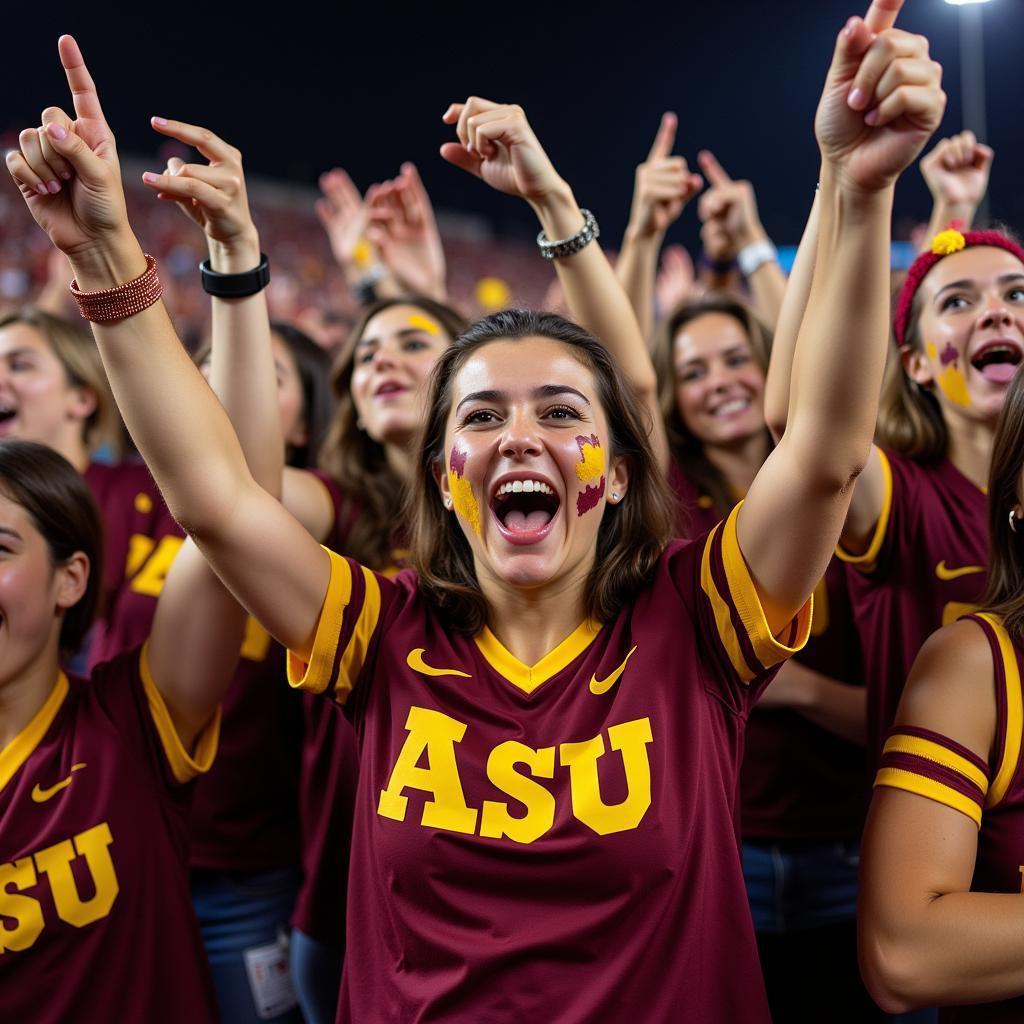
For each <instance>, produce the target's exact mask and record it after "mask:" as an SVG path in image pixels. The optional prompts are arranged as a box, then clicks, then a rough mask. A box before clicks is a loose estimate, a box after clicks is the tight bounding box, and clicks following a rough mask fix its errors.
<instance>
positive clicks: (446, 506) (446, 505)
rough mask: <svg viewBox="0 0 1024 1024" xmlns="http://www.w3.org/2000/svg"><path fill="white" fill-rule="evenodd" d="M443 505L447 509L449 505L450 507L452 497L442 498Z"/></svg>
mask: <svg viewBox="0 0 1024 1024" xmlns="http://www.w3.org/2000/svg"><path fill="white" fill-rule="evenodd" d="M444 507H445V508H447V509H451V507H452V499H451V498H445V499H444Z"/></svg>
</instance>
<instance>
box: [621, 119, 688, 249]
mask: <svg viewBox="0 0 1024 1024" xmlns="http://www.w3.org/2000/svg"><path fill="white" fill-rule="evenodd" d="M677 125H678V119H677V118H676V115H675V114H673V113H671V112H666V113H664V114H662V115H661V124H660V126H659V127H658V134H657V135H656V136H655V138H654V144H653V145H652V146H651V151H650V152H649V153H648V154H647V159H646V160H645V161H644V162H643V163H642V164H640V165H638V166H637V169H636V183H635V185H634V187H633V206H632V209H631V210H630V213H629V228H628V230H629V231H630V232H631V233H632V234H633V235H634V236H635V237H637V238H655V237H658V236H660V235H664V233H665V232H666V231H667V230H668V228H669V226H670V225H671V224H673V223H674V222H675V221H677V220H678V219H679V215H680V214H681V213H682V212H683V208H684V207H685V206H686V204H687V203H688V202H689V201H690V200H691V199H692V198H693V197H694V196H695V195H696V194H697V193H698V192H699V191H700V189H701V187H702V186H703V184H704V181H703V179H702V178H701V176H700V175H699V174H692V173H691V172H690V168H689V167H688V166H687V163H686V160H685V159H683V157H681V156H672V155H671V154H672V147H673V146H674V145H675V141H676V128H677Z"/></svg>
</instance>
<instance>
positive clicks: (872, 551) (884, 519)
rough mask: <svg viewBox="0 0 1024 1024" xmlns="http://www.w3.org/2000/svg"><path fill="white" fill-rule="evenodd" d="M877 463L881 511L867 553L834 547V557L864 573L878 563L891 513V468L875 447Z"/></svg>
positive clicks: (883, 455) (885, 457)
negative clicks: (879, 471) (882, 482)
mask: <svg viewBox="0 0 1024 1024" xmlns="http://www.w3.org/2000/svg"><path fill="white" fill-rule="evenodd" d="M875 451H876V452H878V458H879V461H880V462H881V463H882V480H883V481H884V484H883V486H884V490H883V492H882V511H881V512H880V513H879V515H878V522H877V523H876V524H875V532H874V534H873V535H872V537H871V543H870V544H869V545H868V549H867V551H865V552H864V554H862V555H851V554H850V553H849V552H847V551H844V550H843V549H842V547H841V546H838V545H837V546H836V557H837V558H839V559H840V561H843V562H846V564H847V565H852V566H854V567H855V568H857V569H861V570H862V571H864V572H870V571H871V570H872V569H873V568H874V567H875V562H877V561H878V553H879V552H880V551H881V550H882V542H883V541H884V540H885V531H886V530H887V529H888V528H889V513H890V512H891V511H892V466H890V465H889V457H888V456H887V455H886V454H885V452H883V451H882V449H881V448H878V447H876V448H875Z"/></svg>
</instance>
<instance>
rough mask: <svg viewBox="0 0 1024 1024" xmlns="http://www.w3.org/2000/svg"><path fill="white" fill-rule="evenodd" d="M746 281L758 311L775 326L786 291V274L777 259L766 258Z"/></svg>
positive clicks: (766, 320) (767, 321)
mask: <svg viewBox="0 0 1024 1024" xmlns="http://www.w3.org/2000/svg"><path fill="white" fill-rule="evenodd" d="M747 283H748V284H749V285H750V293H751V295H752V296H753V299H754V306H755V308H756V309H757V311H758V313H759V314H760V315H761V317H762V319H763V320H764V321H765V322H766V323H768V324H769V325H771V326H772V327H775V325H776V323H777V322H778V319H779V313H780V312H781V310H782V300H783V297H784V295H785V293H786V275H785V274H784V273H783V272H782V267H780V266H779V261H778V260H766V261H765V262H764V263H762V264H761V266H759V267H758V268H757V270H755V271H754V272H753V273H752V274H751V275H750V277H749V278H747Z"/></svg>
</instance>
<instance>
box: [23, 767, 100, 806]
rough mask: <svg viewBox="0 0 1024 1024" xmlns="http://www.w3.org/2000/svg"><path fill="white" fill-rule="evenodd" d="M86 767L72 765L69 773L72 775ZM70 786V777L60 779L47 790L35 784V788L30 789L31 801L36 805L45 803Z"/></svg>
mask: <svg viewBox="0 0 1024 1024" xmlns="http://www.w3.org/2000/svg"><path fill="white" fill-rule="evenodd" d="M86 767H88V766H87V765H84V764H73V765H72V766H71V771H72V773H74V772H77V771H78V770H79V769H81V768H86ZM70 785H71V775H69V776H68V777H67V778H66V779H61V780H60V782H58V783H56V784H55V785H53V786H50V788H49V789H43V787H42V786H40V785H39V783H38V782H37V783H36V784H35V786H33V787H32V799H33V800H35V802H36V803H37V804H43V803H46V801H47V800H49V799H50V797H51V796H56V795H57V794H58V793H59V792H60V791H61V790H62V789H67V788H68V786H70Z"/></svg>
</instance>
